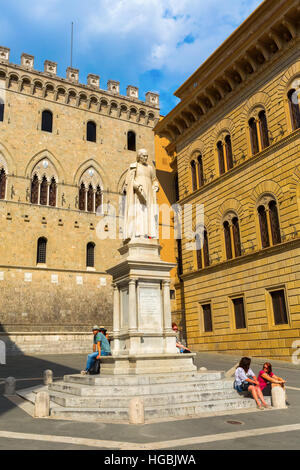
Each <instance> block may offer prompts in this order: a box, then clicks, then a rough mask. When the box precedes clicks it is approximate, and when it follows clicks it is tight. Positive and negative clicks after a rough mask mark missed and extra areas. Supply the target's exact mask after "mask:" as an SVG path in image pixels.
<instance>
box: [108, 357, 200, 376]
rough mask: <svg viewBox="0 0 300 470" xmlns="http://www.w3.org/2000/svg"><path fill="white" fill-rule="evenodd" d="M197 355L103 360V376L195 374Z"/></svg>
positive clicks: (110, 358) (109, 358)
mask: <svg viewBox="0 0 300 470" xmlns="http://www.w3.org/2000/svg"><path fill="white" fill-rule="evenodd" d="M195 356H196V354H193V353H191V354H178V353H177V354H176V353H175V354H171V353H170V354H134V355H123V356H121V355H119V356H108V357H102V358H101V375H102V376H103V375H122V376H124V375H142V374H164V373H166V374H169V373H171V372H174V373H176V372H195V371H196V370H197V367H196V366H195V365H194V357H195Z"/></svg>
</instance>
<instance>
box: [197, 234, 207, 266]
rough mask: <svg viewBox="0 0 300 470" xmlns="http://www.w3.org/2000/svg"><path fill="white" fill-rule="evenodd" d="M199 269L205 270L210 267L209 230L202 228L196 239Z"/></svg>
mask: <svg viewBox="0 0 300 470" xmlns="http://www.w3.org/2000/svg"><path fill="white" fill-rule="evenodd" d="M195 242H196V259H197V269H198V270H199V269H203V268H206V267H208V266H209V265H210V259H209V248H208V235H207V230H206V229H205V228H202V229H201V230H200V231H199V233H197V234H196V237H195Z"/></svg>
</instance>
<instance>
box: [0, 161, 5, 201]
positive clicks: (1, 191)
mask: <svg viewBox="0 0 300 470" xmlns="http://www.w3.org/2000/svg"><path fill="white" fill-rule="evenodd" d="M5 193H6V173H5V170H4V168H2V170H0V199H5Z"/></svg>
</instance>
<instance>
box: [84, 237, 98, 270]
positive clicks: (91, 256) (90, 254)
mask: <svg viewBox="0 0 300 470" xmlns="http://www.w3.org/2000/svg"><path fill="white" fill-rule="evenodd" d="M95 246H96V245H95V243H93V242H89V243H88V244H87V246H86V267H87V268H94V267H95Z"/></svg>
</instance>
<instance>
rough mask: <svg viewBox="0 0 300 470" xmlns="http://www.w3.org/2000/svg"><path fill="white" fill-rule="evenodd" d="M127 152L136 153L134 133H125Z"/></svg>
mask: <svg viewBox="0 0 300 470" xmlns="http://www.w3.org/2000/svg"><path fill="white" fill-rule="evenodd" d="M127 150H130V151H132V152H135V151H136V134H135V132H134V131H128V132H127Z"/></svg>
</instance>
